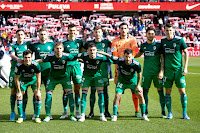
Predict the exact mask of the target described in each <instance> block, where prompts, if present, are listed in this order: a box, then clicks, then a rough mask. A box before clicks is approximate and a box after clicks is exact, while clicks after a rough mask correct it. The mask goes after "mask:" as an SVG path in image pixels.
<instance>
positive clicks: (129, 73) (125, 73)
mask: <svg viewBox="0 0 200 133" xmlns="http://www.w3.org/2000/svg"><path fill="white" fill-rule="evenodd" d="M121 72H122V73H123V74H124V75H131V72H127V71H125V70H124V69H122V70H121Z"/></svg>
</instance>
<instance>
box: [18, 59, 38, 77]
mask: <svg viewBox="0 0 200 133" xmlns="http://www.w3.org/2000/svg"><path fill="white" fill-rule="evenodd" d="M40 71H41V68H40V65H39V63H38V62H36V61H35V60H32V62H31V65H30V66H26V65H24V63H23V64H21V63H17V65H16V67H15V74H16V75H20V80H22V81H32V80H33V79H36V76H35V75H36V74H38V73H40Z"/></svg>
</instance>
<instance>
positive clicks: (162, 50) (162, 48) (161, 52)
mask: <svg viewBox="0 0 200 133" xmlns="http://www.w3.org/2000/svg"><path fill="white" fill-rule="evenodd" d="M164 53H165V50H164V47H163V43H162V39H161V43H160V54H164Z"/></svg>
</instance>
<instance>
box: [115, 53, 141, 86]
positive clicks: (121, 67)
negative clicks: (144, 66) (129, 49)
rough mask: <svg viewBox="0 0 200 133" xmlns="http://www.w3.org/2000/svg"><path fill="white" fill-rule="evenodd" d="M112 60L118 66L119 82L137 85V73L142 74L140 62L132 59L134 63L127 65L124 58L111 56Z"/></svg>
mask: <svg viewBox="0 0 200 133" xmlns="http://www.w3.org/2000/svg"><path fill="white" fill-rule="evenodd" d="M111 60H112V61H113V63H114V64H118V71H119V76H118V80H120V81H121V82H123V83H124V84H133V83H135V85H137V75H136V72H137V73H140V72H141V65H140V63H139V61H137V60H135V59H132V63H131V64H130V65H127V64H126V63H125V60H124V58H123V57H120V58H119V57H115V56H111Z"/></svg>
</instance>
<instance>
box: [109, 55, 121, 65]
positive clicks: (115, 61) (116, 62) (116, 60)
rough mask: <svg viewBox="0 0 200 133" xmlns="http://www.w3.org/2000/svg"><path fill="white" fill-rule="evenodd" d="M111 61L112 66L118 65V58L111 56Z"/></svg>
mask: <svg viewBox="0 0 200 133" xmlns="http://www.w3.org/2000/svg"><path fill="white" fill-rule="evenodd" d="M110 59H111V60H112V62H113V63H114V64H118V63H119V61H120V58H119V57H116V56H113V55H112V56H111V58H110Z"/></svg>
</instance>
